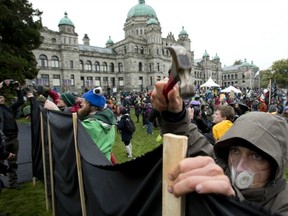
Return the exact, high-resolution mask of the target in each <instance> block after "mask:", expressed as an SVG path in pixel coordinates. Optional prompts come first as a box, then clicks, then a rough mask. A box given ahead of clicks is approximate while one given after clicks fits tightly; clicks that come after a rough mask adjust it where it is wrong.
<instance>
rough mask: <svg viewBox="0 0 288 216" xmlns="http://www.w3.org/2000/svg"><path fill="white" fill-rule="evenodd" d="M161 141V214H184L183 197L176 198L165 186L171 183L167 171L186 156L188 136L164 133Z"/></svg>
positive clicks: (168, 215) (181, 215) (179, 215)
mask: <svg viewBox="0 0 288 216" xmlns="http://www.w3.org/2000/svg"><path fill="white" fill-rule="evenodd" d="M163 141H164V142H163V176H162V178H163V184H162V216H184V215H185V197H179V198H176V197H175V196H174V195H173V194H170V193H169V192H168V191H167V187H168V185H171V181H170V180H169V179H168V172H169V171H170V170H171V169H172V168H173V167H174V166H176V165H177V164H178V163H179V162H180V161H181V160H182V159H184V158H185V157H186V154H187V142H188V138H187V137H186V136H178V135H175V134H164V137H163Z"/></svg>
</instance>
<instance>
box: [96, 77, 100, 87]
mask: <svg viewBox="0 0 288 216" xmlns="http://www.w3.org/2000/svg"><path fill="white" fill-rule="evenodd" d="M95 86H101V78H100V77H95Z"/></svg>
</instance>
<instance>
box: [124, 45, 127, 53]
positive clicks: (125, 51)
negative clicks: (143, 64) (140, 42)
mask: <svg viewBox="0 0 288 216" xmlns="http://www.w3.org/2000/svg"><path fill="white" fill-rule="evenodd" d="M126 53H127V47H126V46H124V54H126Z"/></svg>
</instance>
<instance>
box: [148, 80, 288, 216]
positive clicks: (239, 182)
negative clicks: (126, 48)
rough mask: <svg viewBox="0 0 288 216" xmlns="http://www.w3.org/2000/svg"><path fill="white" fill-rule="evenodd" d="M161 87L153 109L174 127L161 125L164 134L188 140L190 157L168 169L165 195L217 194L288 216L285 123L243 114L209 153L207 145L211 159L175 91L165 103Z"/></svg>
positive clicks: (156, 91)
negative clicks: (183, 136) (184, 136)
mask: <svg viewBox="0 0 288 216" xmlns="http://www.w3.org/2000/svg"><path fill="white" fill-rule="evenodd" d="M166 83H167V82H166V81H160V82H158V83H156V85H155V88H154V91H153V92H152V96H151V100H152V104H153V108H154V109H156V110H158V111H159V112H160V113H161V114H160V116H161V118H162V121H160V122H165V121H167V122H170V125H173V127H171V126H170V125H169V124H166V123H162V124H161V125H160V126H161V130H162V131H163V132H164V133H167V132H170V133H176V134H182V135H187V136H188V142H189V143H188V153H187V155H188V156H190V158H186V159H184V160H182V161H181V162H180V163H179V164H178V165H177V166H176V167H174V168H171V171H170V172H169V176H168V177H169V179H170V180H171V181H172V183H171V185H169V186H168V191H169V192H170V193H172V194H174V195H175V196H176V197H178V196H181V195H184V194H186V193H189V192H197V193H200V194H208V193H217V194H222V195H226V196H232V197H237V198H238V199H239V200H247V201H250V202H253V203H256V204H259V205H261V206H263V207H264V208H265V209H268V210H270V211H271V212H272V213H277V214H282V215H288V187H287V183H286V180H285V170H286V165H287V159H288V151H287V146H288V125H287V123H286V121H285V120H284V119H283V118H281V117H280V116H276V115H272V114H269V113H261V112H250V113H247V114H244V115H242V116H241V117H239V118H238V119H237V120H236V121H235V123H234V125H233V126H232V127H231V128H230V129H229V130H228V131H227V133H225V135H224V136H223V137H221V139H220V140H219V141H218V142H217V143H216V144H215V145H214V149H212V148H213V146H212V145H211V144H209V145H210V146H211V149H212V150H214V154H213V152H211V151H210V150H211V149H209V145H207V144H206V143H205V141H204V140H203V139H202V136H201V135H199V134H198V133H197V130H194V129H192V128H194V127H195V126H191V125H190V124H188V122H189V118H186V116H187V114H186V110H185V107H184V106H183V100H182V99H181V97H180V95H179V90H178V86H175V87H174V88H173V89H172V90H171V91H170V92H169V93H168V96H167V98H168V100H166V98H165V97H164V96H163V95H162V92H163V88H164V86H165V84H166ZM167 125H168V126H167ZM169 126H170V127H169ZM191 131H193V134H191ZM207 143H208V141H207ZM203 150H204V151H203ZM197 155H202V156H197ZM205 155H206V156H205ZM207 155H209V156H207ZM191 156H192V157H191Z"/></svg>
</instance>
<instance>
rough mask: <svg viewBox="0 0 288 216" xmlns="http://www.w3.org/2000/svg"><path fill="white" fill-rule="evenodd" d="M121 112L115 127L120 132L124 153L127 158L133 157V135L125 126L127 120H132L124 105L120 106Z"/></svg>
mask: <svg viewBox="0 0 288 216" xmlns="http://www.w3.org/2000/svg"><path fill="white" fill-rule="evenodd" d="M120 110H121V111H120V112H121V115H122V116H121V118H120V121H119V122H118V123H117V128H118V130H119V131H120V133H121V139H122V142H123V143H124V145H125V149H126V153H127V156H128V157H129V158H132V157H133V149H132V144H131V140H132V137H133V132H132V131H129V129H128V127H127V121H132V120H131V118H130V116H129V113H128V111H127V109H126V108H125V107H121V108H120Z"/></svg>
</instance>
